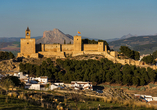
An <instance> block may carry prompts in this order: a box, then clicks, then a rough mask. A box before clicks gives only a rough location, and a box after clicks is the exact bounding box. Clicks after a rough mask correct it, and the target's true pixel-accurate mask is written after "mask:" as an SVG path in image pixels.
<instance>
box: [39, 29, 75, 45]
mask: <svg viewBox="0 0 157 110" xmlns="http://www.w3.org/2000/svg"><path fill="white" fill-rule="evenodd" d="M64 41H66V43H70V42H71V43H73V36H71V35H69V34H64V33H63V32H62V31H60V30H59V29H56V28H55V29H53V30H52V31H44V33H43V37H42V38H40V39H38V40H36V43H37V44H38V43H43V44H53V43H60V44H64Z"/></svg>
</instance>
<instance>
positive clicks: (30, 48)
mask: <svg viewBox="0 0 157 110" xmlns="http://www.w3.org/2000/svg"><path fill="white" fill-rule="evenodd" d="M30 34H31V31H30V29H29V27H27V29H26V30H25V38H22V39H21V42H20V43H21V51H20V53H18V57H26V58H29V57H34V58H38V53H35V52H36V51H35V49H36V48H35V39H32V38H30V36H31V35H30Z"/></svg>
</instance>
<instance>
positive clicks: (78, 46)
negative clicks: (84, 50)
mask: <svg viewBox="0 0 157 110" xmlns="http://www.w3.org/2000/svg"><path fill="white" fill-rule="evenodd" d="M81 46H82V43H81V36H78V35H76V36H74V51H77V52H80V51H81Z"/></svg>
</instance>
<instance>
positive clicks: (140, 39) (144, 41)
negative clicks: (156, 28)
mask: <svg viewBox="0 0 157 110" xmlns="http://www.w3.org/2000/svg"><path fill="white" fill-rule="evenodd" d="M108 43H109V46H110V48H111V49H114V50H118V51H119V48H120V46H128V47H129V48H131V49H134V50H136V51H140V53H142V54H143V53H150V52H151V53H152V52H153V51H154V50H156V49H157V45H156V43H157V35H147V36H136V37H129V38H126V39H121V40H116V41H112V42H108Z"/></svg>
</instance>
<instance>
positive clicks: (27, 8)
mask: <svg viewBox="0 0 157 110" xmlns="http://www.w3.org/2000/svg"><path fill="white" fill-rule="evenodd" d="M27 26H29V27H30V29H31V36H33V37H34V36H42V35H43V32H44V31H45V30H53V29H54V28H58V29H60V30H61V31H62V32H63V33H65V34H70V35H73V36H74V35H76V34H77V31H80V32H81V36H85V37H90V38H100V39H108V38H116V37H121V36H123V35H126V34H129V33H131V34H133V35H148V34H156V33H157V0H0V37H24V35H25V29H26V28H27Z"/></svg>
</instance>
